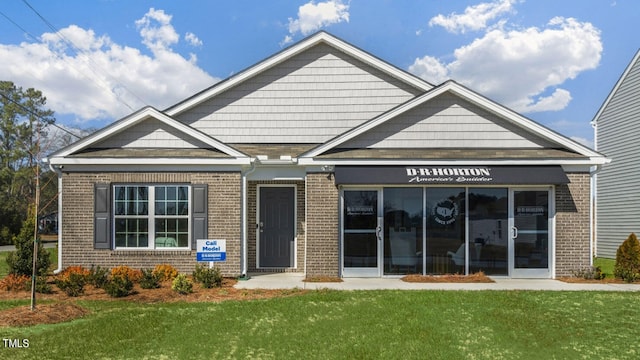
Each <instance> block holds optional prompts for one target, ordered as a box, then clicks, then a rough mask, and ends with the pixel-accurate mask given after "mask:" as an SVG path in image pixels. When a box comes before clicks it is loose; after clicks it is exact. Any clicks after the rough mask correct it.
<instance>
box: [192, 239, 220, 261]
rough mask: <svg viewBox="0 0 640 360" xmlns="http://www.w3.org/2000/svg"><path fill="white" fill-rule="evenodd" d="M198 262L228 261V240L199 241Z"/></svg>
mask: <svg viewBox="0 0 640 360" xmlns="http://www.w3.org/2000/svg"><path fill="white" fill-rule="evenodd" d="M196 260H197V261H225V260H227V241H226V240H198V247H197V248H196Z"/></svg>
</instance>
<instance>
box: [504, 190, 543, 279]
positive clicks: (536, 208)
mask: <svg viewBox="0 0 640 360" xmlns="http://www.w3.org/2000/svg"><path fill="white" fill-rule="evenodd" d="M512 199H513V207H512V214H513V216H512V219H513V220H512V227H511V239H512V244H511V266H512V268H511V276H512V277H516V278H518V277H519V278H533V277H535V278H549V277H551V271H550V264H551V261H550V260H551V256H550V250H551V240H552V239H551V235H552V234H553V231H551V230H552V229H551V221H550V217H549V215H550V214H552V212H550V204H551V202H550V196H549V190H547V189H539V190H537V189H536V190H519V189H513V190H512Z"/></svg>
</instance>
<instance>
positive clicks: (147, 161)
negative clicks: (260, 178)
mask: <svg viewBox="0 0 640 360" xmlns="http://www.w3.org/2000/svg"><path fill="white" fill-rule="evenodd" d="M48 160H49V163H50V164H51V165H139V166H146V165H174V166H175V165H250V164H251V158H249V157H243V158H236V159H202V158H144V159H140V158H61V157H53V158H49V159H48Z"/></svg>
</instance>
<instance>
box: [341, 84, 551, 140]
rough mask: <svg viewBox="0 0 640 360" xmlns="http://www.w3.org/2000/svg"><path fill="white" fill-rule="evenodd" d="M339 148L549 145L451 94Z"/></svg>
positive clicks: (429, 102) (427, 103)
mask: <svg viewBox="0 0 640 360" xmlns="http://www.w3.org/2000/svg"><path fill="white" fill-rule="evenodd" d="M340 147H341V148H425V147H426V148H468V147H474V148H510V149H513V148H519V149H522V148H543V147H553V145H552V144H550V143H548V142H546V141H544V140H543V139H540V138H534V137H533V135H532V134H531V133H530V132H528V131H525V130H523V129H522V128H519V127H517V126H514V125H513V124H511V123H509V122H507V121H505V120H503V119H501V118H499V117H497V116H495V115H493V114H491V113H489V112H487V111H484V110H483V109H481V108H479V107H478V106H475V105H473V104H471V103H469V102H467V101H464V100H462V99H461V98H459V97H457V96H455V95H452V94H443V95H440V96H438V97H437V98H434V99H432V100H430V101H428V102H426V103H425V104H423V105H421V106H418V107H416V108H415V109H413V110H411V111H408V112H405V113H403V114H402V115H400V116H398V117H396V118H394V119H391V120H389V121H387V122H386V123H385V124H383V125H380V126H377V127H375V128H374V129H372V130H370V131H368V132H366V133H364V134H362V135H360V136H358V137H356V138H354V139H352V140H350V141H348V142H346V143H345V144H343V145H341V146H340Z"/></svg>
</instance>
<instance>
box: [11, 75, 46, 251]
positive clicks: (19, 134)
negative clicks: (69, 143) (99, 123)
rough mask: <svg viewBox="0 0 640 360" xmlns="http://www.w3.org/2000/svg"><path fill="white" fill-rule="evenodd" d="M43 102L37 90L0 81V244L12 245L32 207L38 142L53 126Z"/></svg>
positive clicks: (39, 147)
mask: <svg viewBox="0 0 640 360" xmlns="http://www.w3.org/2000/svg"><path fill="white" fill-rule="evenodd" d="M46 101H47V100H46V98H45V97H44V96H43V95H42V93H41V92H40V91H38V90H35V89H32V88H29V89H27V90H23V89H22V88H21V87H17V86H16V85H15V84H14V83H13V82H10V81H0V166H1V167H0V244H2V243H5V244H7V243H11V242H12V239H13V238H14V237H15V236H16V234H18V233H19V232H20V229H21V228H22V227H23V226H22V225H23V222H24V220H25V219H26V217H27V212H28V211H27V209H28V206H29V205H30V204H33V203H34V198H35V179H36V176H40V174H39V172H38V171H36V165H37V164H38V162H39V161H40V158H41V151H42V147H41V146H40V141H39V139H41V138H44V137H46V129H47V126H49V125H51V124H53V123H54V122H55V119H54V118H53V111H51V110H48V109H46V108H45V105H46ZM45 169H46V168H45ZM46 202H49V200H47V199H45V203H46ZM34 225H35V224H34Z"/></svg>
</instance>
